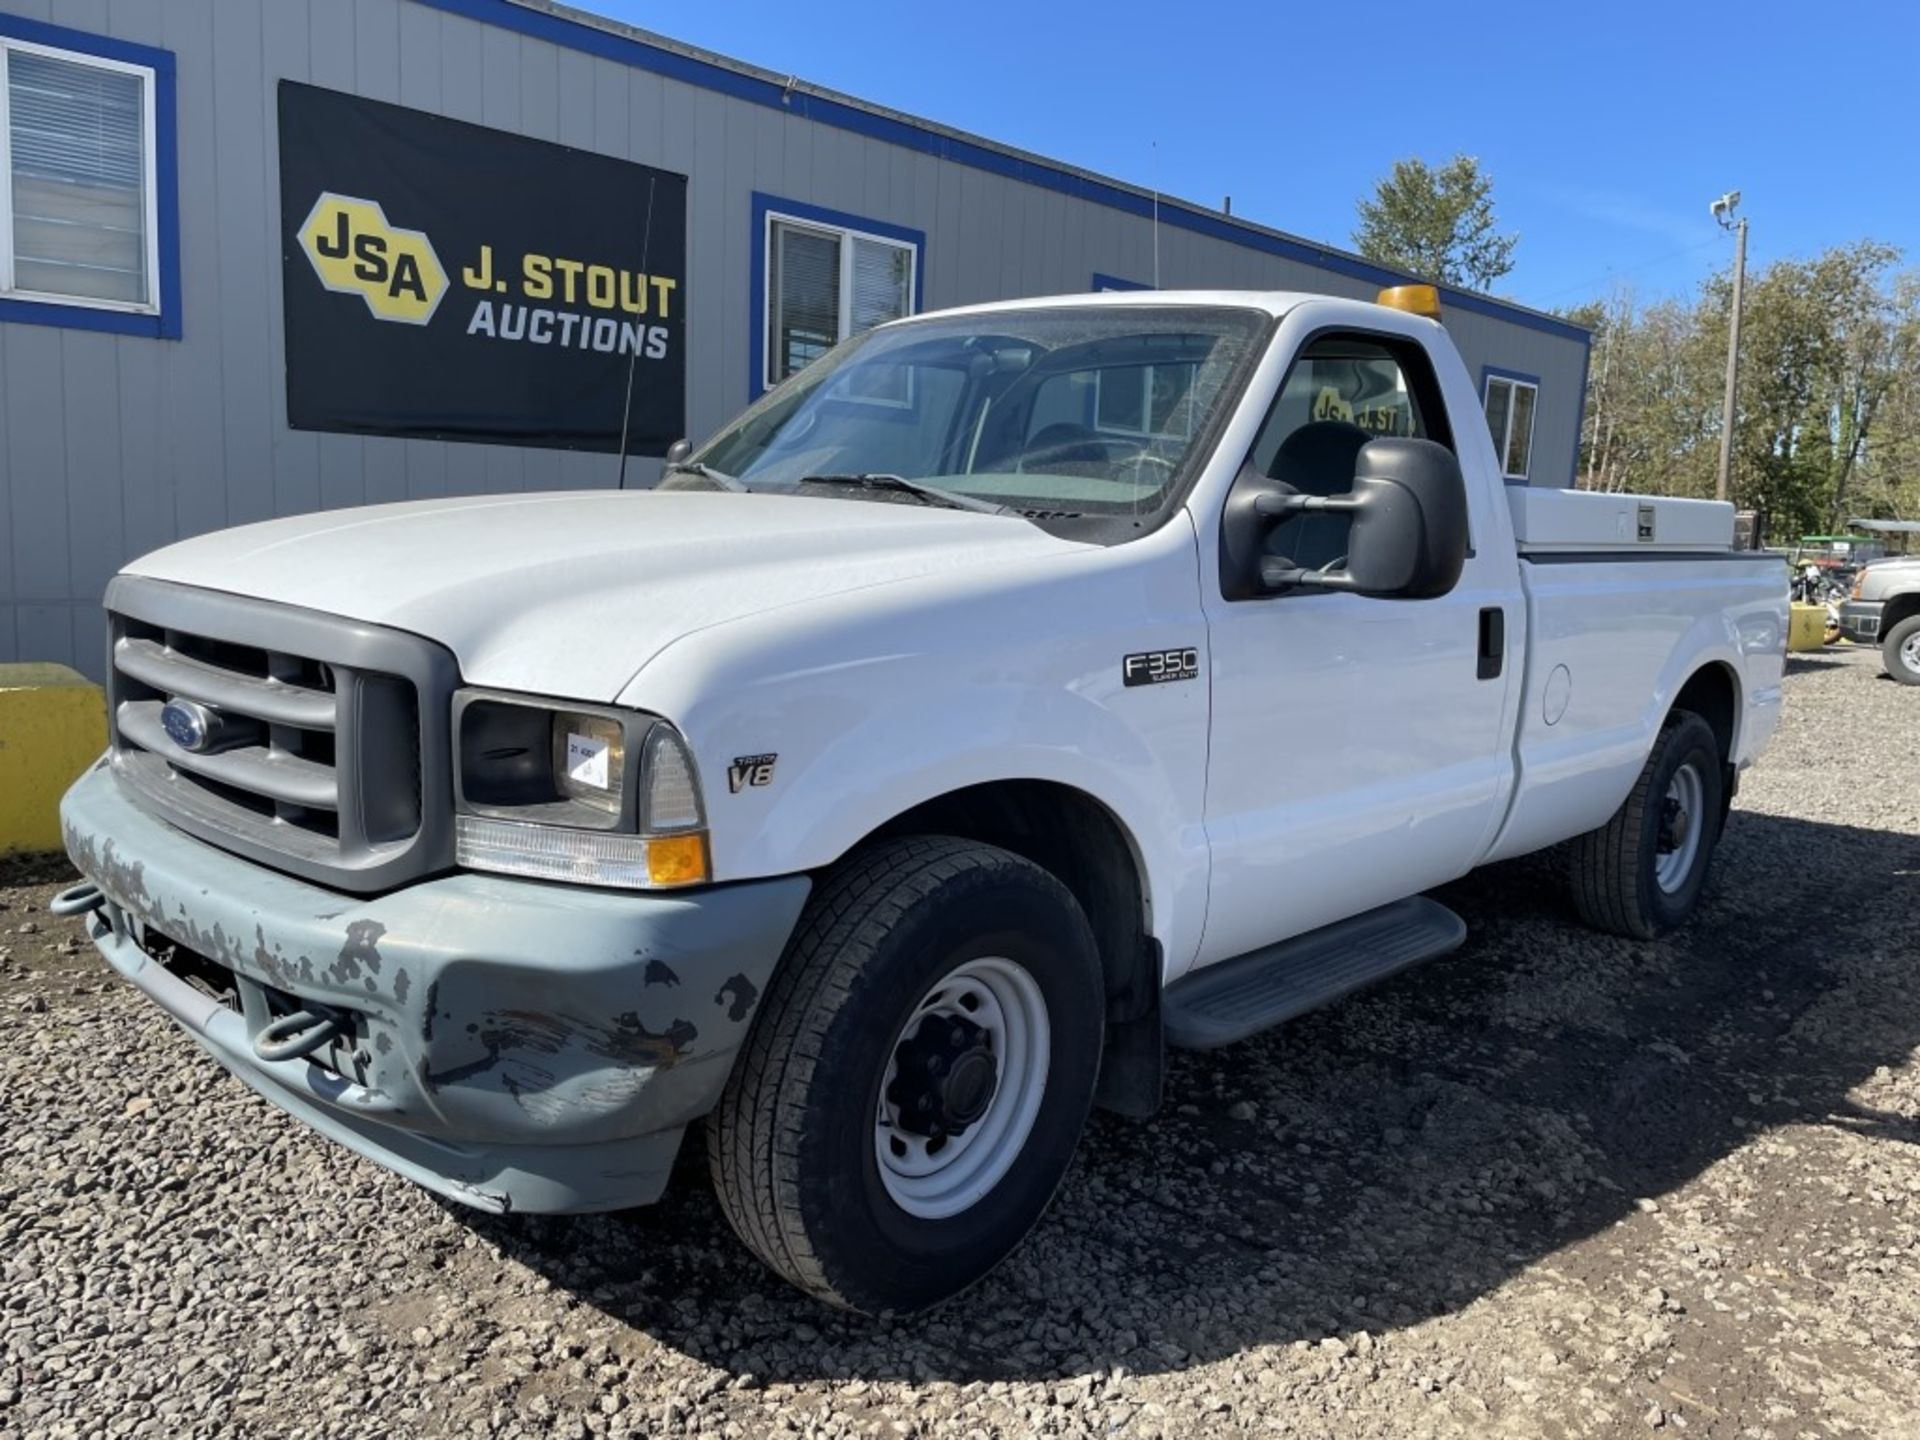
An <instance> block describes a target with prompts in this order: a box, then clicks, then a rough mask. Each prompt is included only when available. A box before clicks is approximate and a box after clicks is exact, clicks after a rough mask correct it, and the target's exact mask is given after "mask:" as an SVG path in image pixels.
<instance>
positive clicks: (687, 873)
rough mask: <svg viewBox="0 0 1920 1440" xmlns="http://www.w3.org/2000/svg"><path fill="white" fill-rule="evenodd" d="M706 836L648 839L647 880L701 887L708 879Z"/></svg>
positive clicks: (694, 834) (652, 882) (662, 836)
mask: <svg viewBox="0 0 1920 1440" xmlns="http://www.w3.org/2000/svg"><path fill="white" fill-rule="evenodd" d="M709 874H710V871H709V870H708V867H707V837H706V835H705V834H704V833H701V832H698V831H696V832H694V833H693V834H691V835H655V836H652V837H650V838H649V839H648V840H647V881H648V883H649V884H653V885H660V886H666V885H698V884H700V883H701V882H702V881H704V880H706V879H707V878H708V877H709Z"/></svg>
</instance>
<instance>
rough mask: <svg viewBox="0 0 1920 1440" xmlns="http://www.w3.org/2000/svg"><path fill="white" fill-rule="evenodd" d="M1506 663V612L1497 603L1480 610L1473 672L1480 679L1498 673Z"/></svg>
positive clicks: (1490, 677) (1488, 677) (1486, 678)
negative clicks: (1477, 648)
mask: <svg viewBox="0 0 1920 1440" xmlns="http://www.w3.org/2000/svg"><path fill="white" fill-rule="evenodd" d="M1506 663H1507V612H1506V611H1505V610H1503V609H1501V608H1500V607H1499V606H1498V605H1488V606H1485V607H1484V608H1482V610H1481V611H1480V656H1479V662H1478V664H1477V665H1476V667H1475V670H1474V673H1475V674H1476V675H1477V676H1479V678H1480V679H1482V680H1491V679H1493V678H1494V677H1495V676H1497V675H1499V673H1500V668H1501V667H1502V666H1503V665H1505V664H1506Z"/></svg>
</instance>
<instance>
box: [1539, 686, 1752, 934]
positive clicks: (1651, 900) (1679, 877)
mask: <svg viewBox="0 0 1920 1440" xmlns="http://www.w3.org/2000/svg"><path fill="white" fill-rule="evenodd" d="M1725 763H1726V762H1725V759H1724V757H1722V755H1721V754H1720V743H1719V741H1717V740H1716V739H1715V738H1714V735H1713V729H1712V727H1711V726H1709V725H1708V724H1707V722H1706V721H1705V720H1702V719H1701V718H1700V717H1699V716H1698V715H1695V714H1693V713H1692V712H1691V711H1686V710H1676V711H1675V712H1674V713H1673V714H1672V715H1671V716H1669V717H1668V719H1667V723H1666V725H1665V726H1664V727H1662V729H1661V731H1660V737H1659V739H1657V740H1656V741H1654V745H1653V753H1652V754H1651V755H1649V756H1648V757H1647V763H1646V767H1645V768H1644V769H1642V770H1641V772H1640V778H1639V779H1638V780H1637V781H1635V782H1634V787H1633V792H1632V793H1631V794H1630V795H1628V796H1627V798H1626V801H1625V802H1624V803H1623V804H1622V805H1621V806H1620V808H1619V809H1618V810H1617V811H1615V812H1614V816H1613V818H1612V819H1611V820H1609V821H1608V822H1607V823H1606V824H1605V825H1602V826H1601V827H1600V828H1599V829H1597V830H1590V831H1588V832H1587V833H1586V834H1585V835H1582V836H1580V837H1579V838H1578V839H1576V840H1574V841H1573V842H1572V843H1571V846H1570V847H1569V848H1570V854H1569V859H1570V871H1571V874H1570V879H1571V881H1572V889H1573V903H1574V908H1575V909H1576V910H1578V911H1579V912H1580V918H1581V919H1583V920H1584V921H1586V923H1587V924H1589V925H1591V926H1592V927H1593V928H1594V929H1596V930H1605V931H1608V932H1610V933H1612V934H1615V935H1624V936H1626V937H1628V938H1629V939H1633V940H1652V939H1654V938H1656V937H1658V936H1660V935H1663V934H1665V933H1666V932H1667V931H1669V930H1672V929H1673V928H1674V927H1675V926H1678V925H1681V924H1683V923H1685V921H1686V920H1687V918H1688V917H1689V916H1690V915H1692V913H1693V909H1694V906H1695V905H1696V904H1698V903H1699V900H1700V891H1701V887H1702V886H1703V885H1705V883H1706V878H1707V868H1708V866H1710V865H1711V864H1712V862H1713V851H1714V847H1715V846H1716V845H1717V844H1718V843H1719V839H1720V827H1721V816H1722V804H1723V796H1724V787H1725V779H1724V775H1725V771H1724V768H1723V767H1724V765H1725ZM1676 806H1677V808H1678V809H1679V810H1681V811H1683V812H1684V819H1685V821H1686V822H1687V823H1686V824H1685V825H1684V827H1683V828H1681V829H1679V830H1678V832H1677V833H1676V830H1675V829H1674V827H1673V825H1672V823H1671V822H1673V821H1674V820H1676V819H1680V818H1682V817H1681V816H1679V815H1676V814H1675V809H1676ZM1689 841H1691V846H1689Z"/></svg>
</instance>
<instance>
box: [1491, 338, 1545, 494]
mask: <svg viewBox="0 0 1920 1440" xmlns="http://www.w3.org/2000/svg"><path fill="white" fill-rule="evenodd" d="M1496 383H1497V384H1501V385H1505V386H1506V387H1507V428H1506V433H1505V434H1504V435H1502V436H1501V437H1500V438H1499V439H1498V440H1494V442H1493V458H1494V463H1495V464H1496V465H1497V466H1498V467H1499V470H1500V478H1501V479H1502V480H1504V481H1506V482H1507V483H1508V484H1510V485H1531V484H1532V483H1533V481H1532V479H1531V478H1529V477H1530V476H1531V474H1532V471H1533V437H1534V434H1535V433H1536V431H1538V429H1539V422H1540V377H1539V376H1538V375H1529V374H1527V373H1526V372H1525V371H1522V370H1503V369H1501V368H1500V367H1499V366H1497V365H1486V366H1483V367H1481V370H1480V420H1481V423H1482V424H1485V423H1486V418H1487V401H1488V400H1489V399H1490V398H1491V397H1492V395H1493V387H1494V385H1495V384H1496ZM1523 389H1524V390H1531V391H1532V392H1533V404H1532V405H1531V406H1530V407H1529V408H1528V410H1527V468H1526V469H1525V470H1521V471H1518V472H1516V471H1513V470H1510V469H1508V468H1507V462H1508V461H1509V460H1510V459H1511V458H1512V455H1513V410H1514V405H1513V397H1514V395H1515V394H1516V393H1517V392H1518V391H1520V390H1523ZM1487 438H1488V439H1490V440H1491V439H1493V431H1492V428H1491V427H1489V428H1488V431H1487Z"/></svg>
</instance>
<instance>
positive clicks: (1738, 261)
mask: <svg viewBox="0 0 1920 1440" xmlns="http://www.w3.org/2000/svg"><path fill="white" fill-rule="evenodd" d="M1739 207H1740V192H1739V191H1738V190H1729V191H1728V192H1727V193H1726V194H1724V195H1722V196H1721V197H1720V198H1719V199H1718V200H1716V201H1714V202H1713V204H1712V205H1711V206H1710V207H1708V208H1709V209H1711V210H1712V212H1713V218H1714V219H1715V220H1718V221H1719V222H1720V228H1721V229H1722V230H1731V231H1732V232H1733V236H1734V244H1733V317H1732V320H1731V321H1730V322H1729V324H1728V327H1727V398H1726V401H1725V403H1724V404H1723V405H1722V406H1721V409H1720V472H1719V474H1718V476H1717V477H1716V478H1715V480H1714V485H1713V495H1714V498H1715V499H1716V500H1725V499H1728V498H1730V496H1731V494H1732V471H1733V416H1734V407H1735V405H1736V403H1737V402H1738V400H1739V394H1738V390H1739V384H1740V300H1741V292H1742V291H1744V290H1745V289H1746V285H1747V221H1746V217H1745V216H1742V217H1741V218H1740V219H1738V220H1735V219H1734V218H1733V212H1734V211H1735V210H1737V209H1738V208H1739Z"/></svg>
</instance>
